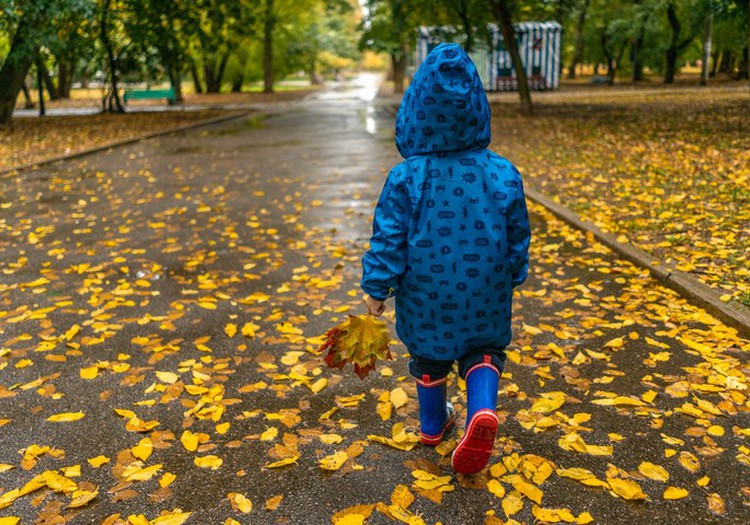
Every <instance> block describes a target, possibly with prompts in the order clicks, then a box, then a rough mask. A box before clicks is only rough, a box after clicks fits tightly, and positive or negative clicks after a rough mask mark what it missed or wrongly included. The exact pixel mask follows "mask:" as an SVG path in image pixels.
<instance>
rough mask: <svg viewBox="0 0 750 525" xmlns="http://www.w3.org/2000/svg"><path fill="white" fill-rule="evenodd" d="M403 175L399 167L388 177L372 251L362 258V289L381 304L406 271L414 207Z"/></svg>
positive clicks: (374, 222) (377, 213)
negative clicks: (408, 232) (410, 224)
mask: <svg viewBox="0 0 750 525" xmlns="http://www.w3.org/2000/svg"><path fill="white" fill-rule="evenodd" d="M402 172H403V167H402V165H398V166H396V167H395V168H393V169H392V170H391V172H390V173H389V174H388V178H387V179H386V181H385V185H384V186H383V190H382V191H381V192H380V199H378V204H377V206H376V207H375V213H374V215H373V220H372V237H371V238H370V250H369V251H368V252H367V253H365V255H364V257H362V282H361V283H360V284H361V287H362V290H363V291H364V292H365V293H367V294H369V295H370V296H372V297H373V298H374V299H376V300H378V301H384V300H385V299H387V298H388V296H390V295H391V292H392V291H395V290H397V289H398V285H399V282H400V280H401V276H402V275H403V274H404V272H405V271H406V247H407V242H406V238H407V228H408V225H409V216H410V209H411V205H410V202H409V195H408V189H407V188H406V186H405V184H404V182H403V176H402Z"/></svg>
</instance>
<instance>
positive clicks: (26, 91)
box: [21, 80, 34, 109]
mask: <svg viewBox="0 0 750 525" xmlns="http://www.w3.org/2000/svg"><path fill="white" fill-rule="evenodd" d="M21 89H22V90H23V98H24V99H25V100H26V104H25V105H24V109H34V101H33V100H31V92H30V91H29V86H28V84H27V83H26V80H24V81H23V86H21Z"/></svg>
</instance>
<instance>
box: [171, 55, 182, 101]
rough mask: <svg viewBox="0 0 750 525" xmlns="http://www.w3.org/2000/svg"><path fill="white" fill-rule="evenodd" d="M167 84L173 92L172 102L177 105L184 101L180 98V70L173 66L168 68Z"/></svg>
mask: <svg viewBox="0 0 750 525" xmlns="http://www.w3.org/2000/svg"><path fill="white" fill-rule="evenodd" d="M169 83H170V84H171V85H172V89H173V90H174V101H175V102H176V103H178V104H181V103H182V102H184V100H185V99H184V98H183V97H182V77H181V75H180V68H179V67H178V66H176V65H175V64H171V65H170V66H169Z"/></svg>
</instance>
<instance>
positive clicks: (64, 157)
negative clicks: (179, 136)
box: [0, 110, 253, 178]
mask: <svg viewBox="0 0 750 525" xmlns="http://www.w3.org/2000/svg"><path fill="white" fill-rule="evenodd" d="M251 113H253V110H244V111H240V112H239V113H238V112H233V113H232V114H230V115H222V116H220V117H215V118H211V119H206V120H199V121H197V122H192V123H190V124H185V125H183V126H177V127H176V128H168V129H162V130H159V131H154V132H152V133H147V134H145V135H138V136H137V137H131V138H128V139H123V140H118V141H115V142H109V143H107V144H103V145H101V146H96V147H93V148H89V149H85V150H81V151H76V152H74V153H69V154H67V155H59V156H57V157H52V158H49V159H44V160H40V161H39V162H30V163H28V164H21V165H20V166H14V167H12V168H7V169H3V170H0V178H3V177H6V176H8V175H11V174H12V175H16V174H18V173H22V172H24V171H29V170H33V169H36V168H39V167H41V166H46V165H49V164H54V163H56V162H61V161H64V160H70V159H75V158H78V157H85V156H86V155H91V154H92V153H99V152H100V151H104V150H108V149H110V148H116V147H119V146H126V145H128V144H134V143H136V142H140V141H141V140H146V139H151V138H154V137H161V136H164V135H170V134H172V133H179V132H181V131H188V130H191V129H196V128H201V127H204V126H211V125H213V124H221V123H222V122H228V121H230V120H235V119H240V118H242V117H246V116H248V115H250V114H251Z"/></svg>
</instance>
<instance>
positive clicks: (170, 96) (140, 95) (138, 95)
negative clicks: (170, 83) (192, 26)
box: [122, 88, 176, 104]
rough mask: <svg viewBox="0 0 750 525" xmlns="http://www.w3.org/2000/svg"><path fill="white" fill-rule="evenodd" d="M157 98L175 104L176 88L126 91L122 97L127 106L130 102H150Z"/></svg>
mask: <svg viewBox="0 0 750 525" xmlns="http://www.w3.org/2000/svg"><path fill="white" fill-rule="evenodd" d="M157 98H165V99H167V101H168V102H169V103H170V104H174V103H175V102H176V99H175V96H174V88H169V89H146V90H139V89H126V90H125V94H124V95H123V97H122V99H123V100H124V101H125V103H126V104H127V103H128V100H148V99H157Z"/></svg>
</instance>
